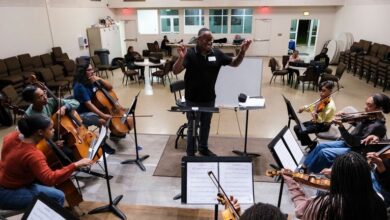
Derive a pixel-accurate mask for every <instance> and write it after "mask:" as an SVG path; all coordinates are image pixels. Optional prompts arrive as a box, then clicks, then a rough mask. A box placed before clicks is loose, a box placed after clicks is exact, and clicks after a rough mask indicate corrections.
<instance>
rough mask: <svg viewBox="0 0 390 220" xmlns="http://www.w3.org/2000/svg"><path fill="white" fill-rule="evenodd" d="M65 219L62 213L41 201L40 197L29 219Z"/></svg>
mask: <svg viewBox="0 0 390 220" xmlns="http://www.w3.org/2000/svg"><path fill="white" fill-rule="evenodd" d="M53 219H56V220H57V219H58V220H65V219H64V218H63V217H62V216H61V215H60V214H58V213H57V212H56V211H54V210H53V209H51V208H50V207H49V206H47V205H46V204H45V203H43V202H41V201H40V200H39V199H38V200H37V202H36V203H35V205H34V207H33V209H32V210H31V212H30V214H29V216H28V217H27V220H53Z"/></svg>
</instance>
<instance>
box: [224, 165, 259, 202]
mask: <svg viewBox="0 0 390 220" xmlns="http://www.w3.org/2000/svg"><path fill="white" fill-rule="evenodd" d="M219 181H220V184H221V186H222V188H223V189H224V190H225V192H226V194H227V195H228V196H230V195H233V196H234V197H235V198H237V199H238V201H240V203H241V204H253V203H254V198H253V173H252V163H240V162H220V163H219Z"/></svg>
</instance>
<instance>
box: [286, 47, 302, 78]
mask: <svg viewBox="0 0 390 220" xmlns="http://www.w3.org/2000/svg"><path fill="white" fill-rule="evenodd" d="M300 60H301V58H300V57H299V51H298V50H294V52H293V53H292V54H291V55H290V57H289V59H288V62H287V64H286V66H285V69H287V70H288V83H292V80H293V79H294V73H295V74H296V75H297V77H298V76H299V70H297V69H292V68H289V66H290V62H298V61H300Z"/></svg>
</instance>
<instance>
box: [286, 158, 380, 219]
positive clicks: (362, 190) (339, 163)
mask: <svg viewBox="0 0 390 220" xmlns="http://www.w3.org/2000/svg"><path fill="white" fill-rule="evenodd" d="M283 178H284V180H285V182H286V184H287V186H288V190H289V192H290V194H291V199H292V201H293V202H294V205H295V214H296V217H297V218H299V219H302V220H311V219H313V220H316V219H326V220H343V219H354V220H365V219H378V220H379V219H383V220H384V219H387V215H386V207H385V203H384V202H383V200H382V199H381V198H380V197H379V196H378V194H377V193H376V192H375V191H374V189H373V187H372V182H371V177H370V167H369V165H368V163H367V161H366V160H365V159H364V158H363V157H362V156H361V155H360V154H358V153H356V152H349V153H347V154H344V155H342V156H340V157H338V158H336V160H335V162H334V165H333V169H332V173H331V178H330V181H331V186H330V190H329V192H326V193H324V194H321V195H319V196H317V197H315V198H307V197H306V195H305V193H304V191H303V189H302V188H301V186H300V184H298V183H297V182H296V181H295V180H293V179H292V178H291V177H289V176H286V175H283Z"/></svg>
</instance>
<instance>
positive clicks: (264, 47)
mask: <svg viewBox="0 0 390 220" xmlns="http://www.w3.org/2000/svg"><path fill="white" fill-rule="evenodd" d="M271 27H272V20H271V19H256V20H255V28H254V29H255V34H254V35H255V36H254V42H253V46H252V48H254V50H253V51H256V52H255V54H254V55H255V56H269V49H270V39H271Z"/></svg>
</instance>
